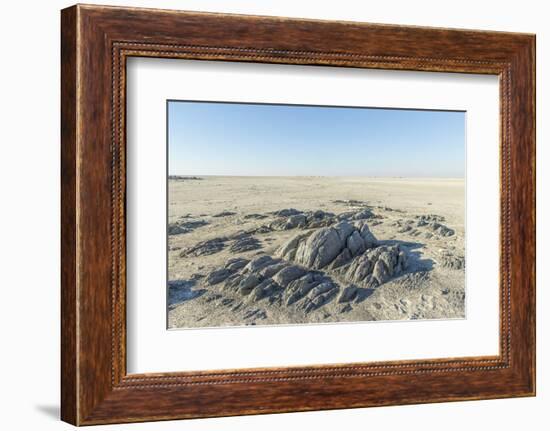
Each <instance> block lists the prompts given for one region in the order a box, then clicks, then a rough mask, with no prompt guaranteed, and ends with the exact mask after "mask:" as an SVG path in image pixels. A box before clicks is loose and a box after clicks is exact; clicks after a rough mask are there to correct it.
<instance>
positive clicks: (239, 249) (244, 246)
mask: <svg viewBox="0 0 550 431" xmlns="http://www.w3.org/2000/svg"><path fill="white" fill-rule="evenodd" d="M260 248H262V243H261V242H260V241H258V240H257V239H256V238H254V237H253V236H251V235H243V236H241V237H240V238H238V239H237V240H235V242H234V243H233V244H231V247H229V251H231V252H232V253H243V252H245V251H251V250H258V249H260Z"/></svg>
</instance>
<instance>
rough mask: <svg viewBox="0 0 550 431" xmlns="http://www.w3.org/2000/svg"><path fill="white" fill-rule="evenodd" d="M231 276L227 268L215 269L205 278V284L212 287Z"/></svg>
mask: <svg viewBox="0 0 550 431" xmlns="http://www.w3.org/2000/svg"><path fill="white" fill-rule="evenodd" d="M231 274H232V271H231V270H229V269H227V268H222V269H217V270H215V271H212V272H211V273H210V274H208V275H207V276H206V280H205V281H206V283H207V284H209V285H211V286H213V285H215V284H218V283H221V282H222V281H224V280H226V279H227V277H229V276H230V275H231Z"/></svg>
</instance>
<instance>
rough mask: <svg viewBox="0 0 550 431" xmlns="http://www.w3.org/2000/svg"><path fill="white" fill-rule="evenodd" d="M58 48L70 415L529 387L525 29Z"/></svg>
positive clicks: (241, 23)
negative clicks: (60, 70) (60, 57)
mask: <svg viewBox="0 0 550 431" xmlns="http://www.w3.org/2000/svg"><path fill="white" fill-rule="evenodd" d="M61 30H62V34H61V43H62V65H61V66H62V68H61V69H62V94H61V98H62V104H61V105H62V112H61V117H62V152H61V161H62V286H61V287H62V346H61V350H62V403H61V405H62V419H63V420H65V421H67V422H70V423H72V424H75V425H91V424H105V423H117V422H138V421H150V420H166V419H180V418H198V417H212V416H227V415H239V414H257V413H274V412H288V411H307V410H320V409H335V408H353V407H369V406H381V405H396V404H413V403H428V402H441V401H454V400H474V399H490V398H502V397H515V396H533V395H534V394H535V164H534V163H535V135H534V130H535V112H534V99H535V80H534V70H535V69H534V65H535V54H534V52H535V51H534V47H535V37H534V36H533V35H528V34H514V33H499V32H485V31H470V30H450V29H435V28H422V27H403V26H388V25H377V24H365V23H350V22H330V21H314V20H297V19H287V18H274V17H253V16H240V15H220V14H212V13H196V12H179V11H165V10H150V9H134V8H119V7H104V6H91V5H90V6H82V5H77V6H73V7H71V8H68V9H65V10H63V11H62V28H61ZM252 394H253V396H252Z"/></svg>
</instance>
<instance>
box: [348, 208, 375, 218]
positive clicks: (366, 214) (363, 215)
mask: <svg viewBox="0 0 550 431" xmlns="http://www.w3.org/2000/svg"><path fill="white" fill-rule="evenodd" d="M373 217H374V213H373V212H372V211H371V210H369V209H364V210H361V211H359V212H357V213H356V214H354V216H353V217H352V218H353V220H366V219H371V218H373Z"/></svg>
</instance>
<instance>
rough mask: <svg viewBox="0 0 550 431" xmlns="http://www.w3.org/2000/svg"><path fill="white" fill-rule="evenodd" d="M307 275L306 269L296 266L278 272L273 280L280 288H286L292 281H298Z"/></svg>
mask: <svg viewBox="0 0 550 431" xmlns="http://www.w3.org/2000/svg"><path fill="white" fill-rule="evenodd" d="M305 273H306V270H305V269H304V268H301V267H299V266H296V265H290V266H287V267H285V268H283V269H281V270H280V271H279V272H277V273H276V274H275V276H274V277H273V280H274V281H275V282H276V283H277V284H279V285H280V286H282V287H286V286H288V284H289V283H290V282H291V281H293V280H296V279H297V278H299V277H301V276H303V275H304V274H305Z"/></svg>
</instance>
